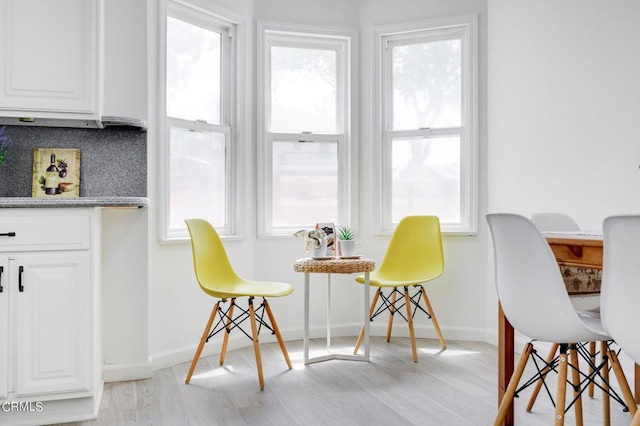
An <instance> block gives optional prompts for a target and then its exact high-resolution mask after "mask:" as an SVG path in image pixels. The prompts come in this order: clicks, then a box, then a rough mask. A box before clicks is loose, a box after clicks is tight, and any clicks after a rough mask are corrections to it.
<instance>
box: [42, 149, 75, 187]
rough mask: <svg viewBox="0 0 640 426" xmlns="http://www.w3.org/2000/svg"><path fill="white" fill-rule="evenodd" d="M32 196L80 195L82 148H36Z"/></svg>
mask: <svg viewBox="0 0 640 426" xmlns="http://www.w3.org/2000/svg"><path fill="white" fill-rule="evenodd" d="M31 195H32V197H59V198H73V197H79V196H80V150H79V149H76V148H71V149H70V148H35V149H34V150H33V184H32V194H31Z"/></svg>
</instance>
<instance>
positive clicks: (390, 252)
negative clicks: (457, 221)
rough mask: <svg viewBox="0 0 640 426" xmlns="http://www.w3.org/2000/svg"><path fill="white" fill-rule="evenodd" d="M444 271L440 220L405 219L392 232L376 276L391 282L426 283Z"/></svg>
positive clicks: (410, 217) (433, 217)
mask: <svg viewBox="0 0 640 426" xmlns="http://www.w3.org/2000/svg"><path fill="white" fill-rule="evenodd" d="M443 271H444V252H443V250H442V235H441V233H440V220H439V219H438V217H437V216H407V217H404V218H403V219H402V220H400V222H399V223H398V226H397V227H396V229H395V231H394V232H393V235H392V236H391V241H390V242H389V246H388V247H387V251H386V253H385V255H384V258H383V259H382V263H381V264H380V266H379V267H378V270H377V271H376V273H377V275H378V276H379V277H381V278H388V279H390V280H393V281H429V280H432V279H434V278H437V277H439V276H440V275H442V272H443Z"/></svg>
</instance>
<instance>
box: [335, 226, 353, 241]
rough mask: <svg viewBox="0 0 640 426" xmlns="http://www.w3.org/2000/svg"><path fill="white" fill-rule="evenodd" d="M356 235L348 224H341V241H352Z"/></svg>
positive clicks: (339, 235) (339, 229)
mask: <svg viewBox="0 0 640 426" xmlns="http://www.w3.org/2000/svg"><path fill="white" fill-rule="evenodd" d="M355 238H356V236H355V234H354V233H353V231H352V230H351V228H350V227H348V226H341V227H340V228H338V239H339V240H341V241H350V240H353V239H355Z"/></svg>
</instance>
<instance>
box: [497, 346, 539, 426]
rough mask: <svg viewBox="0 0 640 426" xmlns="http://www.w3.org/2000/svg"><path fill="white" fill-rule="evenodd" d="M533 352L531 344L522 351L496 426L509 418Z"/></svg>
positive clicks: (502, 402)
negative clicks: (512, 404)
mask: <svg viewBox="0 0 640 426" xmlns="http://www.w3.org/2000/svg"><path fill="white" fill-rule="evenodd" d="M532 350H533V345H532V344H531V343H527V344H525V345H524V348H523V349H522V354H521V355H520V360H518V365H517V366H516V368H515V370H514V371H513V374H512V375H511V379H510V380H509V385H508V386H507V390H506V391H505V393H504V396H503V397H502V401H500V406H499V407H498V414H497V415H496V419H495V421H494V422H493V425H494V426H502V424H503V422H504V419H505V417H507V412H508V411H509V408H510V407H511V403H512V402H513V395H514V394H515V392H516V388H517V387H518V383H520V379H521V378H522V373H523V372H524V368H525V367H526V366H527V361H528V360H529V356H530V355H531V351H532Z"/></svg>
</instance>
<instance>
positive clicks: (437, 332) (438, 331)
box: [420, 287, 447, 349]
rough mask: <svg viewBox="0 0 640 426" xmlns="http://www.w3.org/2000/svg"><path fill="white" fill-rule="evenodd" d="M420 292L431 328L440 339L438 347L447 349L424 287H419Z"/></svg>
mask: <svg viewBox="0 0 640 426" xmlns="http://www.w3.org/2000/svg"><path fill="white" fill-rule="evenodd" d="M420 290H421V291H422V297H423V298H424V303H425V305H427V312H429V315H431V322H432V323H433V328H435V330H436V334H437V335H438V338H439V339H440V346H442V349H447V343H446V342H445V341H444V337H443V336H442V331H440V326H439V325H438V320H437V319H436V313H435V312H434V311H433V308H432V307H431V302H430V301H429V298H428V297H427V291H426V290H425V289H424V287H420Z"/></svg>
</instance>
